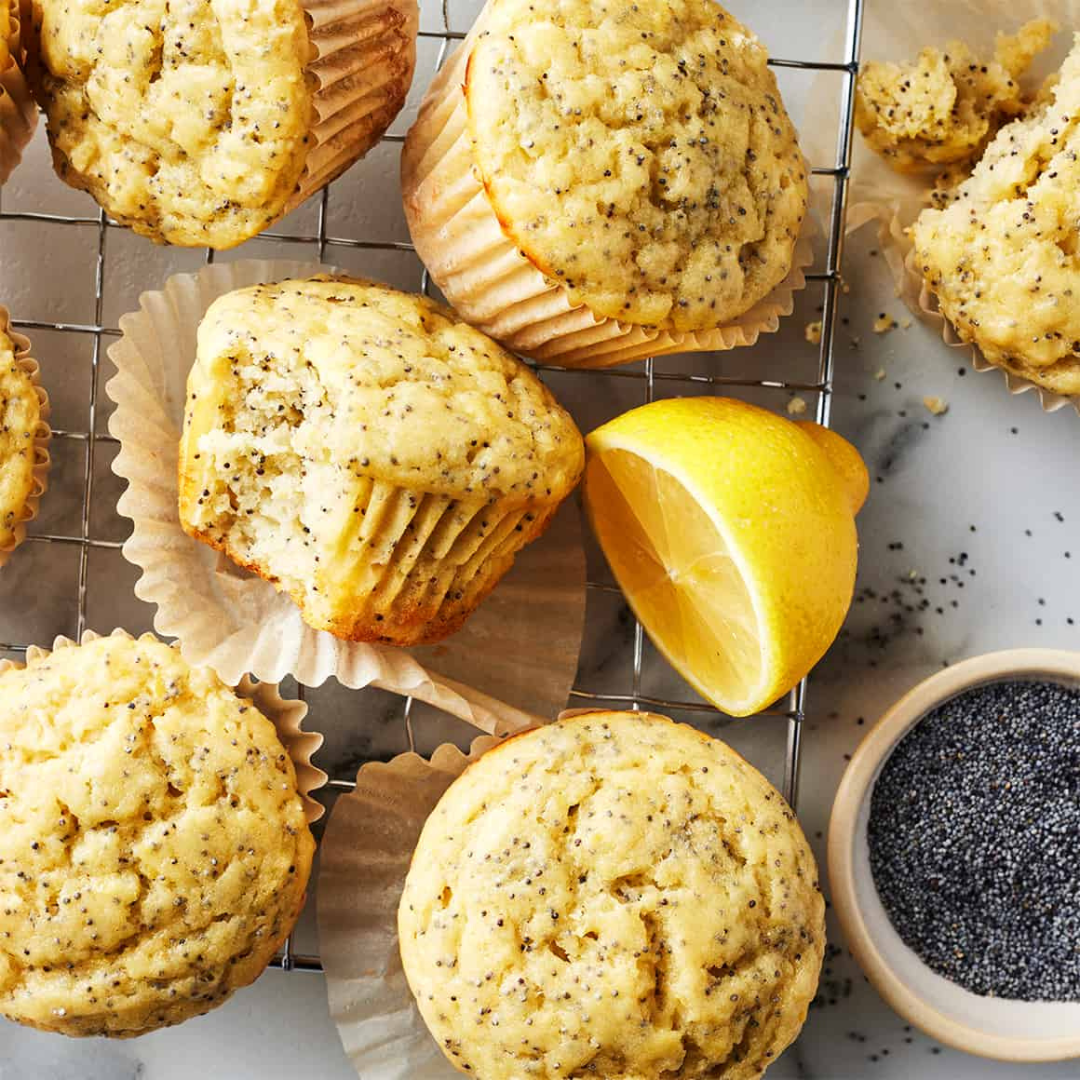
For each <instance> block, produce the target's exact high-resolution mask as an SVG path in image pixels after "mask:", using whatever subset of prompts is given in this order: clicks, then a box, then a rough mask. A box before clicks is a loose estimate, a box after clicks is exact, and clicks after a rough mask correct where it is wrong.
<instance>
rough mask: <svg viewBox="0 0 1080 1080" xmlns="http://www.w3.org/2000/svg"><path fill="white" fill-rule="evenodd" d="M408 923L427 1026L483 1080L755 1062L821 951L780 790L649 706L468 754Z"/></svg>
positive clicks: (786, 1038) (806, 877)
mask: <svg viewBox="0 0 1080 1080" xmlns="http://www.w3.org/2000/svg"><path fill="white" fill-rule="evenodd" d="M398 924H399V931H400V942H401V955H402V961H403V963H404V967H405V973H406V976H407V978H408V980H409V985H410V987H411V988H412V991H413V993H414V994H415V996H416V1000H417V1004H418V1006H419V1008H420V1011H421V1013H422V1015H423V1017H424V1020H425V1021H426V1022H427V1025H428V1027H429V1028H430V1030H431V1032H432V1034H433V1035H434V1037H435V1039H436V1040H437V1042H438V1043H439V1045H440V1047H442V1049H443V1052H444V1053H445V1054H446V1056H447V1057H448V1058H449V1059H450V1061H451V1062H452V1063H453V1064H454V1065H455V1066H456V1067H457V1068H458V1069H459V1070H461V1071H463V1072H468V1073H469V1074H470V1075H473V1076H477V1077H483V1078H484V1080H510V1078H513V1080H522V1078H524V1077H537V1078H551V1080H554V1078H560V1080H570V1078H572V1077H583V1076H592V1075H596V1076H602V1077H605V1078H606V1080H631V1078H632V1080H660V1078H661V1077H676V1076H677V1077H686V1078H690V1077H718V1076H723V1077H724V1078H725V1080H747V1078H751V1077H758V1076H760V1075H761V1073H762V1071H763V1070H764V1069H765V1067H766V1066H767V1065H768V1064H769V1063H770V1062H771V1061H773V1060H774V1059H775V1057H776V1056H777V1055H778V1054H779V1053H780V1051H781V1050H783V1048H784V1047H785V1046H787V1045H788V1043H789V1042H791V1040H792V1039H794V1037H795V1035H796V1034H797V1033H798V1030H799V1028H800V1026H801V1024H802V1022H803V1019H804V1018H805V1015H806V1010H807V1007H808V1005H809V1002H810V1000H811V998H812V997H813V995H814V992H815V988H816V985H817V978H818V972H819V969H820V966H821V959H822V953H823V949H824V902H823V900H822V897H821V895H820V892H819V891H818V886H817V871H816V869H815V865H814V859H813V856H812V854H811V852H810V849H809V847H808V846H807V844H806V841H805V839H804V837H803V835H802V832H801V830H800V829H799V826H798V824H797V823H796V821H795V818H794V815H793V814H792V813H791V811H790V809H788V807H787V805H786V803H784V801H783V799H782V798H781V796H780V794H779V793H778V792H777V791H776V790H775V789H774V788H772V786H771V785H770V784H769V783H768V782H767V781H766V780H765V779H764V778H763V777H762V776H761V775H760V774H759V773H757V772H756V771H755V770H754V769H752V768H751V767H750V766H749V765H748V764H747V763H746V762H745V761H743V759H742V758H740V757H739V756H738V755H737V754H735V753H734V752H733V751H732V750H730V749H729V748H728V747H727V746H725V745H724V744H723V743H721V742H718V741H716V740H713V739H710V738H708V737H707V736H705V735H703V734H701V733H700V732H697V731H695V730H694V729H692V728H689V727H686V726H683V725H676V724H673V723H671V722H670V721H669V720H667V719H665V718H663V717H658V716H651V715H649V714H641V713H590V714H585V715H579V716H576V717H573V718H570V719H567V720H563V721H557V722H556V723H554V724H551V725H549V726H547V727H543V728H539V729H536V730H533V731H531V732H529V733H527V734H525V735H521V736H516V737H514V738H512V739H510V740H508V741H507V742H506V743H503V744H502V745H500V746H498V747H496V748H495V749H493V750H491V751H489V752H488V753H487V754H485V755H484V757H483V758H481V759H480V761H479V762H478V763H476V764H474V765H472V766H471V767H470V768H469V769H468V770H467V771H466V772H465V774H464V775H463V776H462V777H461V778H459V779H458V780H457V781H455V783H454V784H453V786H452V787H451V788H450V789H449V790H448V791H447V793H446V794H445V795H444V796H443V798H442V800H441V801H440V802H439V804H438V806H437V807H436V808H435V810H434V811H433V813H432V815H431V817H430V818H429V819H428V821H427V824H426V825H425V827H424V830H423V833H422V834H421V837H420V841H419V843H418V845H417V848H416V852H415V854H414V856H413V862H412V867H411V869H410V871H409V875H408V878H407V881H406V885H405V890H404V894H403V896H402V899H401V905H400V907H399V909H398Z"/></svg>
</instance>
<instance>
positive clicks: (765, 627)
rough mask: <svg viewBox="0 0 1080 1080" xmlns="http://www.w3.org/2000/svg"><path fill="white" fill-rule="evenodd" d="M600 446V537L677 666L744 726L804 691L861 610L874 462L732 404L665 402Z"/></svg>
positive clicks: (595, 476)
mask: <svg viewBox="0 0 1080 1080" xmlns="http://www.w3.org/2000/svg"><path fill="white" fill-rule="evenodd" d="M585 445H586V448H587V453H588V458H587V465H586V470H585V487H584V496H585V507H586V510H587V512H588V515H589V519H590V521H591V523H592V527H593V530H594V531H595V533H596V536H597V539H598V540H599V542H600V546H601V547H602V548H603V551H604V554H605V555H606V557H607V560H608V562H609V563H610V565H611V569H612V571H613V572H614V574H615V577H616V580H617V581H618V582H619V585H620V587H621V588H622V590H623V592H624V594H625V595H626V598H627V601H628V602H629V604H630V606H631V608H632V609H633V611H634V613H635V615H636V616H637V618H638V619H639V620H640V622H641V624H642V625H643V626H644V628H645V631H646V632H647V633H648V635H649V637H650V638H651V639H652V641H653V643H654V644H655V645H656V647H657V648H658V649H659V650H660V652H661V653H663V654H664V656H665V657H666V658H667V659H668V661H669V662H670V663H671V665H672V666H673V667H674V668H675V669H676V670H677V671H678V672H679V673H680V674H681V675H682V676H683V678H684V679H686V681H687V682H689V683H690V685H691V686H693V687H694V689H696V690H697V691H698V693H700V694H701V695H702V696H703V697H704V698H705V699H706V700H708V701H710V702H711V703H712V704H714V705H716V706H717V707H718V708H720V709H722V710H723V711H724V712H727V713H729V714H731V715H732V716H747V715H749V714H750V713H754V712H758V711H760V710H761V709H762V708H764V707H766V706H767V705H769V704H770V703H771V702H773V701H775V700H776V699H777V698H778V697H780V696H781V695H782V694H784V693H786V692H787V691H788V690H790V689H791V688H792V687H793V686H795V685H796V683H798V682H799V680H800V679H801V678H802V677H803V676H804V675H806V674H807V672H809V670H810V669H811V668H812V667H813V666H814V664H816V663H817V661H818V660H819V659H821V657H822V655H824V653H825V651H826V649H828V647H829V645H830V644H831V643H832V641H833V639H834V638H835V637H836V634H837V633H838V632H839V630H840V626H841V624H842V623H843V621H844V617H845V615H846V614H847V610H848V607H849V605H850V603H851V596H852V592H853V590H854V587H855V568H856V554H857V547H858V540H857V537H856V533H855V514H856V513H857V512H858V510H859V508H860V507H861V506H862V503H863V501H864V500H865V498H866V495H867V491H868V487H869V482H868V481H869V478H868V476H867V472H866V466H865V465H864V464H863V462H862V459H861V458H860V457H859V454H858V451H856V450H855V448H854V447H853V446H851V444H850V443H848V442H846V441H845V440H844V439H842V438H841V437H840V436H839V435H837V434H835V433H834V432H832V431H829V430H827V429H825V428H822V427H820V426H818V425H817V424H813V423H809V422H799V423H792V422H791V421H790V420H785V419H783V418H781V417H780V416H777V415H776V414H775V413H771V412H768V411H767V410H765V409H760V408H757V407H756V406H753V405H748V404H746V403H745V402H741V401H735V400H731V399H728V398H675V399H670V400H664V401H656V402H653V403H652V404H649V405H645V406H642V407H641V408H639V409H634V410H633V411H631V412H629V413H626V414H625V415H623V416H620V417H617V418H616V419H614V420H612V421H610V422H609V423H607V424H604V425H603V427H600V428H598V429H597V430H596V431H594V432H593V433H592V434H591V435H589V436H588V438H587V439H586V440H585Z"/></svg>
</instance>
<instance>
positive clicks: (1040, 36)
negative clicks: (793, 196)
mask: <svg viewBox="0 0 1080 1080" xmlns="http://www.w3.org/2000/svg"><path fill="white" fill-rule="evenodd" d="M1055 30H1056V26H1055V25H1054V24H1053V23H1052V22H1051V21H1050V20H1049V19H1033V20H1032V21H1031V22H1028V23H1025V24H1024V25H1023V26H1022V27H1020V29H1019V30H1018V31H1017V32H1016V33H1015V34H1012V35H1009V34H1002V33H999V34H998V35H997V42H996V46H995V49H994V56H993V59H990V60H983V59H980V58H979V57H978V56H976V55H975V54H974V53H973V52H972V50H971V49H970V48H969V47H968V46H967V45H965V44H964V42H962V41H950V42H949V44H948V45H947V46H946V47H945V50H944V51H941V50H939V49H935V48H930V47H928V48H925V49H923V50H922V51H921V52H920V53H919V56H918V58H917V59H916V60H915V62H914V63H909V64H892V63H881V62H877V61H870V62H868V63H866V64H864V65H863V69H862V72H861V74H860V75H859V81H858V84H857V87H856V96H855V118H856V123H857V124H858V126H859V130H860V132H861V133H862V135H863V137H864V138H865V139H866V141H867V144H868V145H869V146H870V148H871V149H872V150H875V151H876V152H877V153H879V154H881V155H882V156H883V157H884V158H885V159H886V160H887V161H888V163H889V164H890V165H891V166H892V167H893V168H894V169H896V170H897V172H905V173H906V172H919V171H921V170H925V169H928V168H941V167H943V166H948V165H957V164H963V163H966V162H970V161H971V160H973V159H974V158H976V157H977V156H978V154H979V153H980V152H981V151H982V150H983V149H984V148H985V147H986V144H987V143H988V142H989V141H990V139H991V138H992V137H993V136H994V135H995V134H996V133H997V131H998V129H999V128H1000V127H1001V125H1002V124H1004V123H1008V121H1009V120H1011V119H1013V118H1014V117H1016V116H1019V115H1020V114H1021V113H1022V112H1023V111H1024V109H1025V108H1026V105H1027V101H1026V98H1025V95H1024V92H1023V89H1022V87H1021V86H1020V82H1019V79H1020V77H1021V76H1022V75H1023V74H1024V73H1025V72H1026V71H1027V70H1028V68H1029V67H1030V66H1031V62H1032V60H1034V58H1035V56H1036V55H1037V54H1038V53H1040V52H1042V51H1043V50H1044V49H1045V48H1046V47H1047V46H1048V45H1049V44H1050V39H1051V37H1052V36H1053V34H1054V31H1055Z"/></svg>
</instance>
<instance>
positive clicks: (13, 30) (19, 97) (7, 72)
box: [0, 0, 37, 184]
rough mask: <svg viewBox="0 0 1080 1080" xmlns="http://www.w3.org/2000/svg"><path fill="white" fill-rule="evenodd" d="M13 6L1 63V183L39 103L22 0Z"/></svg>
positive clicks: (8, 0) (9, 1)
mask: <svg viewBox="0 0 1080 1080" xmlns="http://www.w3.org/2000/svg"><path fill="white" fill-rule="evenodd" d="M0 4H6V5H8V6H9V8H10V14H9V23H8V37H7V54H8V55H7V59H6V60H5V61H4V63H2V64H0V184H4V183H6V182H7V178H8V177H9V176H10V175H11V173H12V170H13V169H14V168H15V166H16V165H18V164H19V162H20V161H21V160H22V152H23V150H24V149H25V148H26V144H27V143H28V142H30V139H31V137H32V136H33V134H34V128H35V127H36V126H37V106H36V105H35V104H34V99H33V98H32V97H31V95H30V87H29V86H28V85H27V83H26V78H25V77H24V75H23V71H22V58H23V41H22V29H21V14H20V11H19V3H18V0H0Z"/></svg>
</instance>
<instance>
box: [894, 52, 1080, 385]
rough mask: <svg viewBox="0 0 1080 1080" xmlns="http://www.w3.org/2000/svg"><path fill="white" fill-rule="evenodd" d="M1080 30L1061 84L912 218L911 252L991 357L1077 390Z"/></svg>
mask: <svg viewBox="0 0 1080 1080" xmlns="http://www.w3.org/2000/svg"><path fill="white" fill-rule="evenodd" d="M1078 190H1080V37H1078V39H1077V44H1075V45H1074V47H1073V50H1072V52H1071V53H1070V55H1069V56H1068V58H1067V59H1066V61H1065V64H1064V66H1063V67H1062V69H1061V76H1060V79H1059V80H1058V82H1057V85H1056V86H1055V87H1054V88H1053V90H1052V91H1051V92H1050V94H1049V95H1048V96H1047V97H1046V99H1045V100H1044V101H1043V103H1042V104H1041V105H1040V106H1039V107H1038V108H1036V109H1034V110H1033V111H1032V112H1031V113H1030V114H1029V115H1028V116H1026V117H1024V118H1022V119H1019V120H1015V121H1013V123H1011V124H1009V125H1008V126H1007V127H1004V128H1002V129H1001V131H1000V132H998V134H997V136H996V137H995V139H994V140H993V142H992V143H991V144H990V145H989V146H988V147H987V149H986V153H985V154H984V155H983V157H982V159H981V160H980V161H979V163H978V165H977V166H976V167H975V170H974V172H973V173H972V175H971V177H970V179H968V180H967V181H966V182H965V183H964V184H963V185H961V187H960V188H959V189H958V191H957V193H956V195H957V197H956V199H955V201H954V202H952V203H951V204H950V205H948V206H947V207H945V208H944V209H927V210H924V211H923V212H922V213H921V214H920V216H919V218H918V220H917V221H916V222H915V225H914V227H913V234H912V235H913V240H914V244H915V250H914V254H913V258H914V260H915V264H916V266H917V267H918V270H919V271H920V272H921V274H922V276H923V278H924V280H925V282H926V284H927V286H928V287H929V289H930V291H931V292H932V293H933V294H934V296H935V297H936V299H937V302H938V305H939V307H940V310H941V312H942V314H943V315H944V316H945V317H946V318H947V319H948V320H949V322H950V323H951V324H952V325H953V327H955V329H956V332H957V333H958V334H959V335H960V337H961V338H962V339H963V340H964V341H969V342H971V343H972V344H974V345H977V346H978V347H979V350H980V351H981V352H982V354H983V356H985V357H986V359H987V360H988V361H989V362H990V363H992V364H996V365H998V366H999V367H1003V368H1005V369H1006V370H1008V371H1011V372H1014V373H1015V374H1017V375H1020V376H1022V377H1023V378H1025V379H1028V380H1030V381H1031V382H1033V383H1035V384H1036V385H1038V386H1041V387H1044V388H1046V389H1048V390H1051V391H1054V392H1055V393H1059V394H1064V395H1073V394H1080V286H1078V283H1080V257H1078V247H1077V226H1076V193H1077V191H1078Z"/></svg>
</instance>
